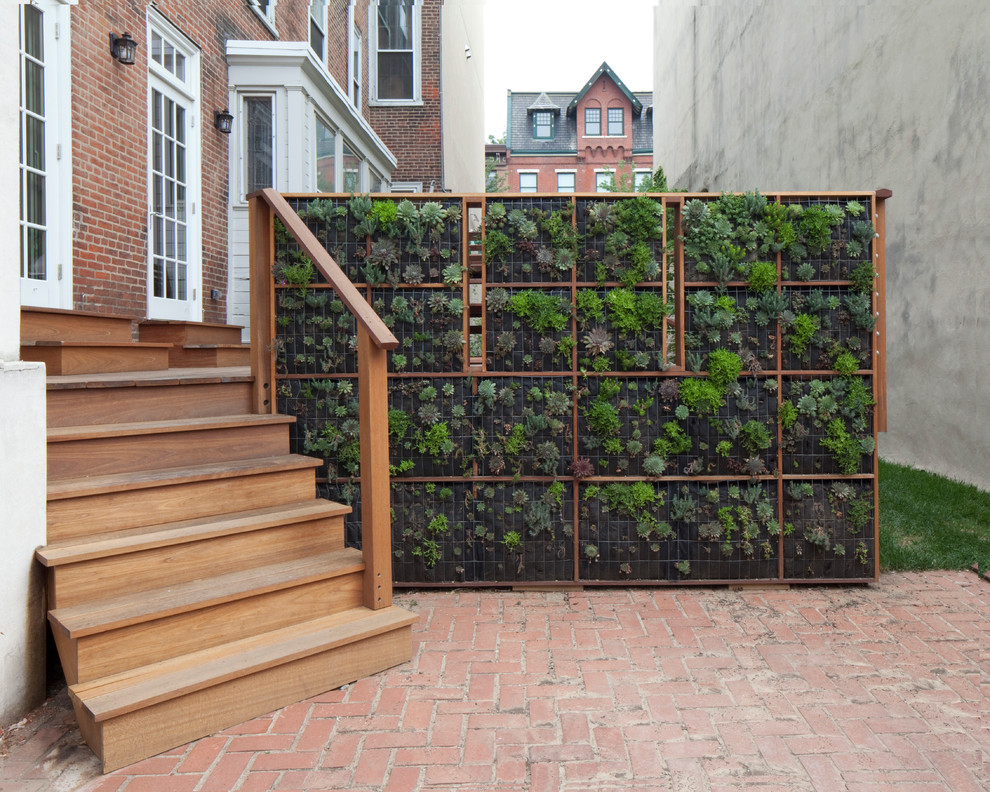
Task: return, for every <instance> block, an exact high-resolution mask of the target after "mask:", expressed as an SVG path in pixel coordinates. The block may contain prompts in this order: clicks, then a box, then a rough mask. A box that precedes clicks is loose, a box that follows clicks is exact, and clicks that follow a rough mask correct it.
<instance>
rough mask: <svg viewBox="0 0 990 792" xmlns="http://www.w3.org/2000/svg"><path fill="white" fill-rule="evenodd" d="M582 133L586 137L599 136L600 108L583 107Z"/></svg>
mask: <svg viewBox="0 0 990 792" xmlns="http://www.w3.org/2000/svg"><path fill="white" fill-rule="evenodd" d="M584 134H585V136H586V137H599V136H600V135H601V134H602V109H601V108H600V107H586V108H584Z"/></svg>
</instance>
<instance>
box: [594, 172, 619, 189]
mask: <svg viewBox="0 0 990 792" xmlns="http://www.w3.org/2000/svg"><path fill="white" fill-rule="evenodd" d="M610 177H611V178H613V179H614V178H615V173H614V172H612V171H607V170H605V169H604V168H595V192H609V191H608V190H603V189H602V182H605V181H608V180H609V178H610Z"/></svg>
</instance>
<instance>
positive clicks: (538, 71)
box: [484, 0, 657, 140]
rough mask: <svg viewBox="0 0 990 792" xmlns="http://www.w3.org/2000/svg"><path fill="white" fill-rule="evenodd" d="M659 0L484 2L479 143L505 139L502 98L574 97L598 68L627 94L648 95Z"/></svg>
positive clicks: (507, 0)
mask: <svg viewBox="0 0 990 792" xmlns="http://www.w3.org/2000/svg"><path fill="white" fill-rule="evenodd" d="M656 4H657V0H487V1H486V3H485V23H484V24H485V139H486V140H487V137H488V135H495V137H501V136H502V134H503V133H504V132H505V109H506V105H505V94H506V91H508V90H510V89H511V90H513V91H561V92H563V91H573V92H575V93H576V92H577V91H579V90H581V88H582V87H584V84H585V83H586V82H587V81H588V80H589V79H590V78H591V75H593V74H594V73H595V71H596V70H597V69H598V67H599V66H601V64H602V61H607V62H608V65H609V66H611V67H612V70H613V71H614V72H615V73H616V75H618V77H619V79H620V80H622V82H624V83H625V84H626V87H627V88H628V89H629V90H630V91H652V90H653V9H654V8H655V7H656Z"/></svg>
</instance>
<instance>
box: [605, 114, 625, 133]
mask: <svg viewBox="0 0 990 792" xmlns="http://www.w3.org/2000/svg"><path fill="white" fill-rule="evenodd" d="M623 115H624V113H623V108H621V107H610V108H609V109H608V134H609V135H619V136H621V135H624V134H625V124H624V123H623V120H624V119H623Z"/></svg>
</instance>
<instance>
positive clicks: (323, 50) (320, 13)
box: [308, 0, 329, 64]
mask: <svg viewBox="0 0 990 792" xmlns="http://www.w3.org/2000/svg"><path fill="white" fill-rule="evenodd" d="M328 5H329V3H328V0H310V3H309V23H310V25H313V24H315V25H316V27H317V29H318V30H319V31H320V34H321V35H322V36H323V45H322V46H321V47H320V49H319V50H317V49H316V48H315V47H313V31H312V28H310V29H309V30H308V36H309V48H310V49H311V50H313V52H315V53H316V58H317V60H319V62H320V63H323V64H325V63H326V62H327V6H328Z"/></svg>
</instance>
